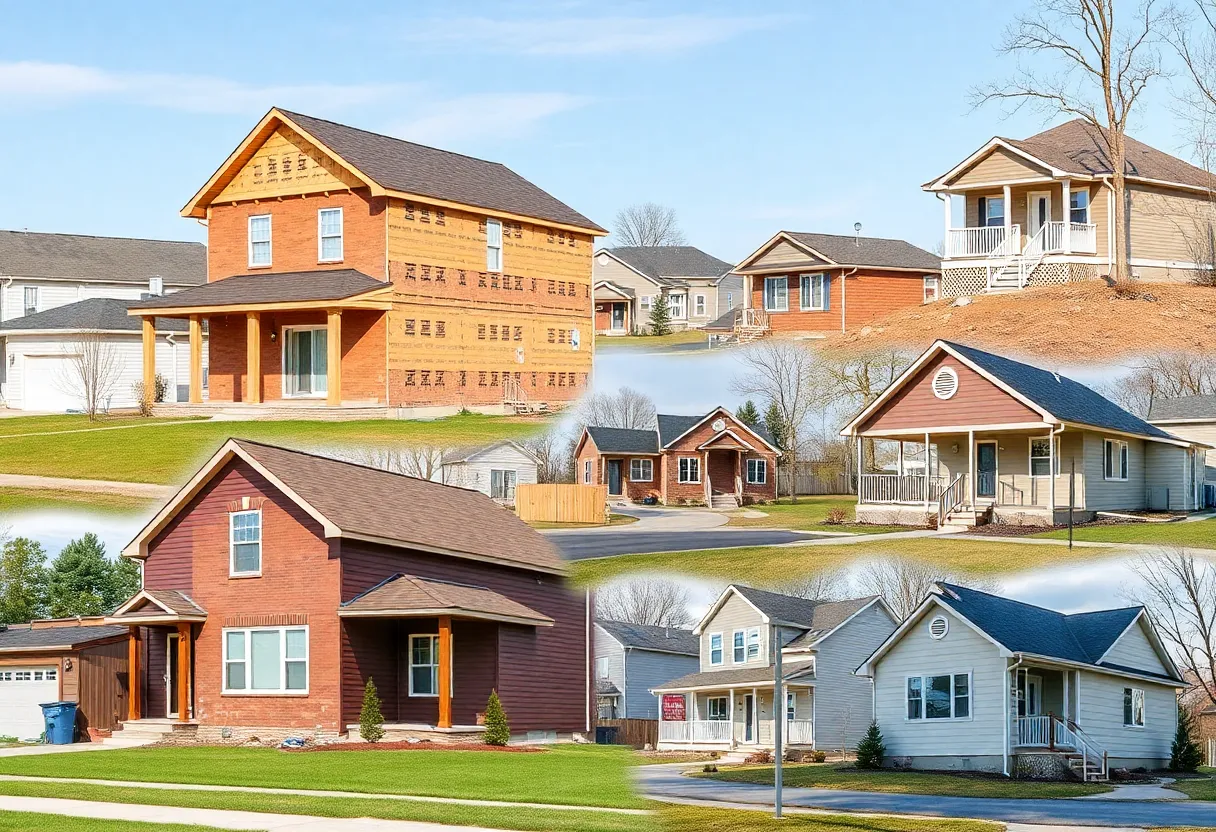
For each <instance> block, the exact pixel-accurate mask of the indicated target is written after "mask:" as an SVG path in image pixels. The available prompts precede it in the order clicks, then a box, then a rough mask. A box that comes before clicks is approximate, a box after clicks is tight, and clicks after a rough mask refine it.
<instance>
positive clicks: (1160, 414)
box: [1148, 395, 1216, 422]
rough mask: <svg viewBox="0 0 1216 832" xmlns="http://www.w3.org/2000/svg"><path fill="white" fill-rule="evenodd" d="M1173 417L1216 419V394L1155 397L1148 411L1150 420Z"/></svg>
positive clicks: (1165, 419) (1171, 418) (1167, 419)
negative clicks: (1166, 397) (1171, 397)
mask: <svg viewBox="0 0 1216 832" xmlns="http://www.w3.org/2000/svg"><path fill="white" fill-rule="evenodd" d="M1173 419H1213V420H1216V395H1214V396H1178V397H1176V398H1173V399H1154V400H1153V404H1152V406H1151V407H1150V408H1149V411H1148V420H1149V421H1150V422H1156V421H1169V420H1173Z"/></svg>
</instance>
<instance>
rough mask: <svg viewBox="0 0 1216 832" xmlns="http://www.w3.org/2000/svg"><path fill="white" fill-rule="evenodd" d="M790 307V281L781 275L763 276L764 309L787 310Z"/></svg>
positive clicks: (769, 310)
mask: <svg viewBox="0 0 1216 832" xmlns="http://www.w3.org/2000/svg"><path fill="white" fill-rule="evenodd" d="M789 309H790V281H789V278H787V277H785V276H784V275H782V276H781V277H766V278H764V311H766V312H788V311H789Z"/></svg>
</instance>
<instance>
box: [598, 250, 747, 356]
mask: <svg viewBox="0 0 1216 832" xmlns="http://www.w3.org/2000/svg"><path fill="white" fill-rule="evenodd" d="M591 271H592V281H593V283H594V287H595V292H594V298H595V331H596V334H597V335H631V334H639V333H643V332H646V331H647V330H648V328H649V325H650V324H649V322H650V311H651V308H652V305H653V304H654V302H655V300H656V299H657V298H658V297H660V296H662V297H665V298H666V299H667V305H668V308H669V309H670V312H671V326H672V329H675V330H681V329H698V328H700V327H703V326H705V325H706V324H708V323H709V322H711V321H713V320H715V319H717V318H719V317H721V316H722V315H724V314H725V313H726V312H728V311H729V310H731V309H733V308H734V307H736V306H740V305H742V303H743V293H742V288H743V281H742V278H740V277H739V276H738V275H737V274H733V273H732V272H731V265H730V263H727V262H726V261H725V260H719V259H718V258H717V257H714V256H712V255H710V254H706V253H705V252H704V251H701V250H700V249H699V248H695V247H693V246H619V247H616V248H603V249H600V250H598V251H597V252H596V253H595V258H594V260H593V261H592V266H591Z"/></svg>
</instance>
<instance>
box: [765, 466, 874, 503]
mask: <svg viewBox="0 0 1216 832" xmlns="http://www.w3.org/2000/svg"><path fill="white" fill-rule="evenodd" d="M800 468H801V466H800ZM777 489H778V491H777V493H778V494H779V495H781V496H784V495H786V494H788V493H789V490H790V472H789V469H788V468H782V469H780V470H778V472H777ZM795 490H796V491H797V493H798V494H802V495H814V494H842V495H843V494H856V493H857V487H856V482H855V480H854V479H853V478H852V477H850V476H848V475H847V474H837V475H836V476H820V475H817V474H814V473H811V472H810V471H808V470H799V471H798V479H797V481H796V489H795Z"/></svg>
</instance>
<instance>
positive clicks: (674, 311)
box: [667, 292, 688, 318]
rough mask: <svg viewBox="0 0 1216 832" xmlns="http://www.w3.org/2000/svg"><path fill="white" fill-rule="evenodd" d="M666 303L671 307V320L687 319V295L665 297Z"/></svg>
mask: <svg viewBox="0 0 1216 832" xmlns="http://www.w3.org/2000/svg"><path fill="white" fill-rule="evenodd" d="M667 302H668V304H669V305H670V306H671V317H672V318H687V317H688V295H686V294H684V293H683V292H681V293H680V294H673V295H668V296H667Z"/></svg>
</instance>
